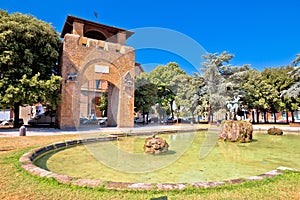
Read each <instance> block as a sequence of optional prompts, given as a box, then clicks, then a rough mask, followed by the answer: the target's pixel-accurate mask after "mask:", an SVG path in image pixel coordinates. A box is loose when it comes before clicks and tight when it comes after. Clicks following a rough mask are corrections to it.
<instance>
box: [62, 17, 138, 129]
mask: <svg viewBox="0 0 300 200" xmlns="http://www.w3.org/2000/svg"><path fill="white" fill-rule="evenodd" d="M70 25H72V26H70ZM132 34H133V33H132V32H130V31H126V30H123V29H119V28H115V27H110V26H106V25H102V24H98V23H94V22H90V21H87V20H83V19H80V18H76V17H72V16H68V17H67V20H66V23H65V26H64V28H63V31H62V35H61V36H62V37H63V48H62V49H63V51H62V56H61V75H62V77H63V82H62V87H61V95H62V99H61V105H60V106H59V109H58V116H57V121H58V124H59V127H60V128H61V129H74V128H76V127H78V126H79V125H80V114H81V113H80V107H81V106H80V94H81V88H82V86H83V85H84V84H86V83H87V82H88V81H95V80H103V81H107V82H108V83H109V84H108V113H107V117H108V125H109V126H118V127H133V122H134V75H135V72H134V68H135V52H134V49H133V48H132V47H129V46H126V45H125V42H126V39H127V38H128V37H130V36H131V35H132ZM87 36H88V37H87ZM95 38H96V39H95Z"/></svg>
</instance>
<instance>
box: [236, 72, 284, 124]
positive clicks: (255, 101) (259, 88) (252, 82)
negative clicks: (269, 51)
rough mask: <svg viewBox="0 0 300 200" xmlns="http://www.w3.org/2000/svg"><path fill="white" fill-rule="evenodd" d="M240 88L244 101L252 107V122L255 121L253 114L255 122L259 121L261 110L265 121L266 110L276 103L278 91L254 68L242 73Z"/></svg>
mask: <svg viewBox="0 0 300 200" xmlns="http://www.w3.org/2000/svg"><path fill="white" fill-rule="evenodd" d="M242 89H243V90H244V91H245V98H244V102H245V103H246V104H247V105H248V108H249V109H253V112H252V119H253V123H254V122H255V114H256V122H257V123H259V114H260V113H261V112H262V113H264V116H265V117H264V120H265V122H267V118H266V112H268V111H270V108H271V105H276V104H277V103H278V101H279V99H278V95H279V93H278V91H277V90H276V89H275V88H274V87H273V86H272V85H271V84H269V83H268V82H267V81H266V79H265V78H264V77H263V76H262V74H261V73H260V72H259V71H257V70H254V69H252V70H249V71H248V72H246V73H245V74H244V82H243V84H242ZM254 111H256V113H255V112H254Z"/></svg>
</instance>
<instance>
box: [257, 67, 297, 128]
mask: <svg viewBox="0 0 300 200" xmlns="http://www.w3.org/2000/svg"><path fill="white" fill-rule="evenodd" d="M292 70H293V68H292V67H290V66H287V67H276V68H266V69H264V70H263V71H262V73H261V74H262V77H263V79H264V80H265V81H266V83H268V84H270V85H271V86H272V87H273V88H274V89H275V90H276V91H277V93H276V94H277V95H278V96H277V97H275V99H276V101H275V99H270V100H271V101H270V102H268V104H269V112H271V113H274V120H275V123H276V115H275V113H277V112H279V111H281V110H283V109H285V110H286V112H288V111H294V109H295V105H294V104H295V101H294V99H293V98H291V97H290V98H289V97H280V94H281V92H282V91H284V90H286V89H288V88H290V87H291V86H292V85H293V84H294V79H293V78H292V77H291V76H290V75H289V73H290V72H291V71H292ZM291 113H292V118H293V119H294V117H293V112H291ZM287 116H288V115H287Z"/></svg>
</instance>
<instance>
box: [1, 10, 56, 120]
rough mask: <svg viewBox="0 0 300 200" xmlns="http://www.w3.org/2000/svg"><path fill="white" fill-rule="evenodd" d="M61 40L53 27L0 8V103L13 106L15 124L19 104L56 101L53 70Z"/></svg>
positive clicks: (17, 117)
mask: <svg viewBox="0 0 300 200" xmlns="http://www.w3.org/2000/svg"><path fill="white" fill-rule="evenodd" d="M60 46H61V42H60V40H59V35H58V33H57V32H56V31H55V30H54V29H53V27H52V26H51V25H50V24H48V23H45V22H43V21H41V20H38V19H36V18H34V17H32V16H30V15H23V14H20V13H12V14H8V12H7V11H3V10H0V77H1V82H0V105H1V106H2V107H9V108H13V110H14V117H15V126H16V125H17V122H18V121H19V120H18V119H19V106H21V105H26V104H32V103H37V102H41V103H43V104H47V105H50V106H52V108H54V107H55V105H56V104H57V102H58V101H59V94H58V89H59V86H60V80H61V79H60V77H58V76H55V75H53V70H55V69H57V61H58V57H59V48H60Z"/></svg>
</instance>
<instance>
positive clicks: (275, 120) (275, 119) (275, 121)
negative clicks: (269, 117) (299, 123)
mask: <svg viewBox="0 0 300 200" xmlns="http://www.w3.org/2000/svg"><path fill="white" fill-rule="evenodd" d="M273 114H274V123H275V124H276V123H277V118H276V113H275V112H274V113H273Z"/></svg>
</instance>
